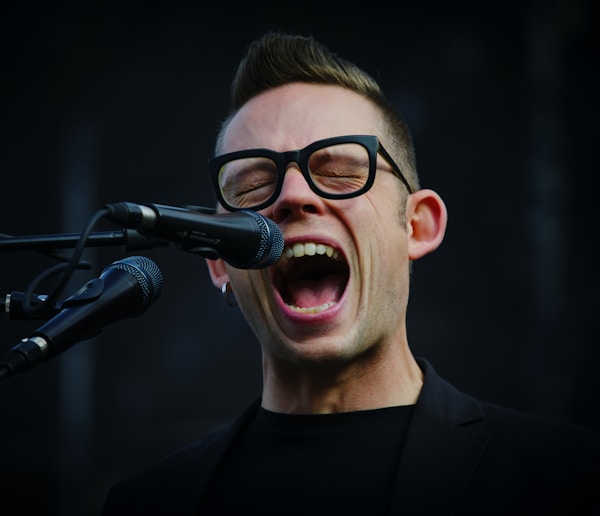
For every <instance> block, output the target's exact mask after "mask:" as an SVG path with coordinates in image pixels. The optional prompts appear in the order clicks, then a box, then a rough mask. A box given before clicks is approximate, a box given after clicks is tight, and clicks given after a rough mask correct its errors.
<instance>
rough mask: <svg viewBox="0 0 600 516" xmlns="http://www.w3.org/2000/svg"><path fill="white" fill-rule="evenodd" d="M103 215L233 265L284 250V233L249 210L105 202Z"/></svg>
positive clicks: (266, 259) (254, 263)
mask: <svg viewBox="0 0 600 516" xmlns="http://www.w3.org/2000/svg"><path fill="white" fill-rule="evenodd" d="M105 208H106V209H107V210H108V219H109V220H111V221H113V222H116V223H117V224H121V225H123V226H125V227H126V228H130V229H135V230H137V231H138V232H139V233H141V234H142V235H150V236H154V237H158V238H164V239H167V240H169V241H172V242H175V243H176V244H177V245H178V246H179V247H180V249H182V250H184V251H188V252H192V253H196V254H199V255H201V256H204V257H205V258H208V259H211V260H217V259H219V258H220V259H222V260H224V261H225V262H227V263H229V264H230V265H231V266H233V267H235V268H238V269H261V268H263V267H268V266H269V265H272V264H273V263H275V262H276V261H277V260H278V259H279V257H280V256H281V253H282V252H283V234H282V232H281V229H280V228H279V226H278V225H277V224H275V222H273V221H272V220H271V219H268V218H266V217H263V216H262V215H260V214H259V213H257V212H255V211H251V210H240V211H235V212H232V213H215V212H214V211H215V210H212V209H208V208H194V209H188V208H179V207H175V206H165V205H162V204H134V203H131V202H120V203H114V204H107V205H105Z"/></svg>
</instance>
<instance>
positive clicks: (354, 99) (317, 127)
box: [105, 33, 600, 516]
mask: <svg viewBox="0 0 600 516" xmlns="http://www.w3.org/2000/svg"><path fill="white" fill-rule="evenodd" d="M216 154H217V156H216V157H215V158H214V159H212V160H211V161H210V164H209V168H210V174H211V178H212V180H213V183H214V186H215V191H216V194H217V198H218V201H219V206H220V208H219V209H221V210H229V211H233V210H237V209H251V210H256V211H260V212H261V213H262V214H263V215H265V216H266V217H269V218H271V219H272V220H273V221H274V222H276V223H277V224H278V225H279V227H280V228H281V230H282V232H283V235H284V237H285V251H284V255H283V257H282V258H281V259H280V260H279V261H278V262H277V263H276V264H275V265H273V266H270V267H268V268H266V269H260V270H242V269H236V268H233V267H231V266H229V265H227V264H226V263H224V262H222V261H212V260H208V261H207V263H208V267H209V271H210V274H211V277H212V280H213V283H214V284H215V286H216V287H218V288H220V289H222V291H223V293H224V294H225V296H226V298H227V300H228V301H230V302H231V301H232V299H233V297H232V296H234V297H235V300H236V302H237V305H238V306H239V309H240V310H241V311H242V313H243V314H244V316H245V318H246V320H247V321H248V323H249V325H250V326H251V328H252V329H253V331H254V333H255V334H256V336H257V337H258V340H259V341H260V344H261V349H262V357H263V360H262V363H263V392H262V396H261V399H260V400H258V401H257V402H256V404H255V405H254V406H252V407H249V409H248V410H247V411H246V412H245V413H244V414H243V415H242V416H240V417H239V418H238V419H237V420H236V421H235V422H234V423H233V424H232V425H231V426H230V427H228V428H225V429H222V430H220V431H218V432H216V433H215V434H214V435H212V436H210V437H208V438H206V439H204V440H203V441H202V442H200V443H197V444H194V445H192V446H191V447H189V448H188V449H186V450H183V451H181V452H178V453H176V454H174V455H173V456H172V457H170V458H168V459H166V460H165V461H163V462H161V463H159V464H158V465H156V466H154V467H153V468H151V469H150V470H148V471H147V472H145V473H144V474H141V475H139V476H136V477H135V478H134V479H132V480H130V481H128V482H124V483H122V484H120V485H118V486H117V487H115V488H114V489H113V490H112V491H111V493H110V494H109V496H108V498H107V502H106V504H105V515H106V516H109V515H115V514H228V515H229V514H254V513H261V514H278V515H288V514H344V515H346V514H364V515H367V514H368V515H377V514H409V515H412V514H435V515H440V514H465V515H467V514H468V515H475V514H476V515H482V514H486V515H487V514H511V515H514V514H528V515H530V514H599V513H600V493H599V491H600V490H599V489H598V486H599V481H600V437H599V436H598V435H597V434H596V433H594V432H592V431H588V430H584V429H579V428H575V427H572V426H568V425H566V424H560V423H551V422H547V421H542V420H540V419H537V418H535V417H532V416H529V415H526V414H522V413H518V412H515V411H512V410H510V409H506V408H502V407H498V406H494V405H491V404H487V403H482V402H480V401H477V400H475V399H473V398H471V397H469V396H467V395H465V394H463V393H461V392H459V391H458V390H456V389H455V388H454V387H452V386H451V385H450V384H448V383H447V382H445V381H444V380H443V379H441V378H440V377H439V376H438V375H437V374H436V372H435V370H434V369H433V367H432V366H431V365H430V364H429V363H428V362H427V361H425V360H422V359H416V358H415V357H414V356H413V355H412V353H411V350H410V347H409V342H408V337H407V331H406V319H405V317H406V309H407V303H408V297H409V279H410V269H411V262H412V261H413V260H416V259H418V258H420V257H422V256H424V255H425V254H427V253H430V252H432V251H434V250H435V249H436V248H437V247H438V246H439V245H440V243H441V242H442V239H443V237H444V232H445V228H446V216H447V215H446V208H445V205H444V202H443V201H442V199H441V198H440V197H439V195H438V194H437V193H435V192H434V191H432V190H428V189H421V188H420V186H419V183H418V178H417V172H416V168H415V160H414V151H413V147H412V143H411V139H410V134H409V132H408V129H407V128H406V126H405V124H404V123H403V121H402V119H401V118H400V117H399V116H398V115H397V114H396V112H395V111H394V110H393V109H392V107H391V106H390V105H389V104H388V102H387V101H386V99H385V97H384V95H383V93H382V92H381V90H380V89H379V87H378V85H377V84H376V83H375V82H374V81H373V79H372V78H370V77H369V76H368V75H367V74H365V73H364V72H363V71H361V70H360V69H358V68H357V67H356V66H355V65H353V64H352V63H350V62H348V61H346V60H343V59H340V58H339V57H337V56H336V55H334V54H332V53H330V52H329V51H328V50H327V49H326V48H324V47H323V46H322V45H320V44H319V43H317V42H316V41H314V40H313V39H311V38H306V37H300V36H291V35H282V34H276V33H273V34H267V35H265V36H264V37H263V38H261V39H259V40H257V41H255V42H254V43H253V44H252V45H250V47H249V51H248V54H247V56H246V57H245V58H244V59H243V60H242V62H241V63H240V67H239V68H238V71H237V74H236V77H235V79H234V83H233V88H232V111H231V114H230V116H229V117H228V118H227V120H226V121H225V123H224V124H223V127H222V129H221V131H220V134H219V137H218V141H217V148H216Z"/></svg>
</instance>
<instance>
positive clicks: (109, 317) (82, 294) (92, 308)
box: [0, 256, 163, 376]
mask: <svg viewBox="0 0 600 516" xmlns="http://www.w3.org/2000/svg"><path fill="white" fill-rule="evenodd" d="M162 283H163V278H162V273H161V271H160V269H159V268H158V266H157V265H156V264H155V263H154V262H153V261H152V260H150V259H149V258H146V257H143V256H132V257H129V258H125V259H123V260H119V261H116V262H114V263H112V264H111V265H109V266H108V267H106V268H105V269H104V271H103V272H102V274H101V275H100V277H99V278H95V279H92V280H90V281H88V282H87V283H86V284H85V285H84V286H83V287H81V289H79V290H78V291H77V292H76V293H75V294H73V295H72V296H70V297H69V298H67V299H65V301H64V302H63V303H62V305H61V306H62V307H63V308H62V310H61V311H60V312H59V313H58V314H57V315H55V316H54V317H53V318H52V319H50V320H49V321H47V322H46V323H44V324H43V325H42V326H40V327H39V328H38V329H37V330H35V331H34V332H33V333H31V334H30V335H29V337H27V338H24V339H23V340H22V341H21V342H20V343H19V344H17V345H16V346H14V347H13V348H12V349H11V350H10V352H9V354H8V357H7V359H6V360H5V362H4V363H2V364H0V369H1V368H2V367H4V368H5V369H7V371H5V374H4V376H7V375H10V374H14V373H16V372H19V371H23V370H26V369H29V368H30V367H32V366H33V365H35V364H37V363H38V362H39V361H42V360H48V359H49V358H51V357H53V356H55V355H57V354H59V353H61V352H62V351H65V350H66V349H68V348H69V347H71V346H72V345H73V344H76V343H77V342H80V341H82V340H87V339H89V338H91V337H93V336H95V335H97V334H98V333H100V332H101V331H102V328H103V327H104V326H106V325H107V324H109V323H112V322H114V321H118V320H120V319H124V318H127V317H136V316H138V315H140V314H142V313H143V312H144V311H146V309H147V308H148V307H149V306H150V304H152V303H153V302H154V301H155V300H156V299H157V298H158V296H159V295H160V293H161V291H162Z"/></svg>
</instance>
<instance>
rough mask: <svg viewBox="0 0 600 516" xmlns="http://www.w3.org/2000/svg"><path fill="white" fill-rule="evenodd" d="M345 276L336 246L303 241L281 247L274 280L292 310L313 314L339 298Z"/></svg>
mask: <svg viewBox="0 0 600 516" xmlns="http://www.w3.org/2000/svg"><path fill="white" fill-rule="evenodd" d="M349 277H350V270H349V267H348V264H347V263H346V261H345V259H344V258H343V256H342V254H341V253H340V252H339V251H338V250H337V249H334V248H333V247H331V246H329V245H324V244H317V243H314V242H305V243H295V244H294V245H292V246H289V247H286V248H285V250H284V252H283V254H282V256H281V258H280V259H279V261H278V263H277V266H276V270H275V275H274V283H275V288H276V289H277V291H278V292H279V294H280V295H281V298H282V299H283V301H284V302H285V304H287V305H288V306H289V307H290V308H291V309H292V310H294V311H296V312H299V313H307V314H316V313H319V312H323V311H324V310H327V309H328V308H330V307H332V306H333V305H335V304H336V303H337V302H338V301H339V300H340V298H341V297H342V294H343V293H344V290H345V288H346V285H347V283H348V278H349Z"/></svg>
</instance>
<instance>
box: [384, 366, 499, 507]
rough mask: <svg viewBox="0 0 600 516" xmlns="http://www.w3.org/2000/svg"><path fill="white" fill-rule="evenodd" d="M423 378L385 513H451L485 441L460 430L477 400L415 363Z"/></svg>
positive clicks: (474, 413) (476, 415)
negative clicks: (392, 491)
mask: <svg viewBox="0 0 600 516" xmlns="http://www.w3.org/2000/svg"><path fill="white" fill-rule="evenodd" d="M419 365H420V366H421V368H422V369H423V373H424V376H425V380H424V384H423V388H422V390H421V394H420V396H419V399H418V401H417V405H416V407H415V412H414V414H413V418H412V421H411V424H410V428H409V430H408V434H407V437H406V441H405V443H404V450H403V453H402V457H401V460H400V465H399V468H398V474H397V478H396V482H395V489H394V493H393V496H392V503H391V511H390V514H410V515H418V514H423V515H430V514H435V515H436V516H438V515H444V514H455V513H456V511H457V509H458V506H459V504H460V501H461V499H462V497H463V495H464V493H465V490H466V489H467V487H468V484H469V481H470V479H471V478H472V476H473V473H474V471H475V469H476V467H477V464H478V463H479V460H480V458H481V456H482V455H483V452H484V450H485V448H486V445H487V442H488V438H487V436H485V435H482V434H479V433H475V432H473V431H470V430H468V429H467V428H466V425H468V423H471V422H473V421H477V420H480V419H482V418H483V417H484V414H483V409H482V408H481V405H480V404H479V402H478V401H477V400H475V399H473V398H471V397H470V396H467V395H466V394H463V393H461V392H460V391H458V390H457V389H455V388H454V387H452V386H451V385H450V384H449V383H447V382H446V381H444V380H443V379H441V378H440V377H439V376H438V375H437V373H436V372H435V370H434V369H433V367H432V366H431V365H430V364H429V363H428V362H426V361H424V360H419Z"/></svg>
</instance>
